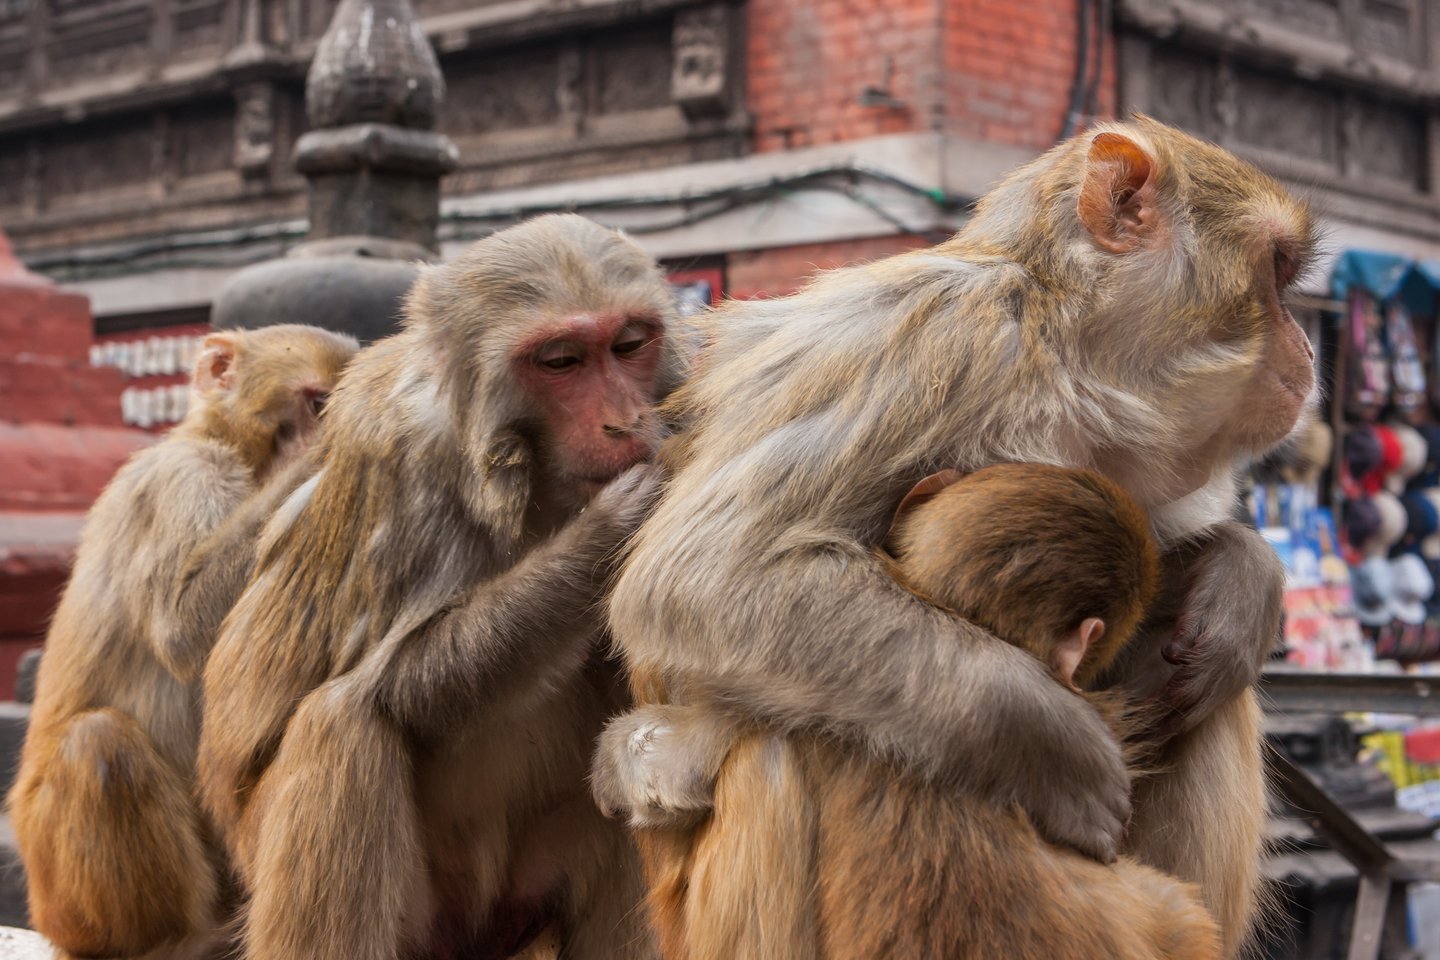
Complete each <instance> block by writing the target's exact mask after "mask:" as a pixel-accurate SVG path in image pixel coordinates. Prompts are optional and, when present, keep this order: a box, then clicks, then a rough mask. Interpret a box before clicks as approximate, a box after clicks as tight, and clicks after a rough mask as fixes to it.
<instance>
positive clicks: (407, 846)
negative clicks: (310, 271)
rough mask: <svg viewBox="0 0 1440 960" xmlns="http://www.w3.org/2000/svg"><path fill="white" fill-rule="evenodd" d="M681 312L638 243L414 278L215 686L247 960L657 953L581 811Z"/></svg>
mask: <svg viewBox="0 0 1440 960" xmlns="http://www.w3.org/2000/svg"><path fill="white" fill-rule="evenodd" d="M673 309H674V304H673V298H672V294H671V292H670V290H669V287H668V286H667V284H666V283H665V280H664V278H663V276H662V275H661V273H660V271H659V269H658V267H657V266H656V265H655V263H654V261H653V260H651V259H650V258H649V257H648V256H647V255H646V254H645V253H644V252H643V251H642V250H641V249H640V248H639V247H638V246H637V245H636V244H635V243H634V242H633V241H631V240H629V239H627V238H626V237H624V236H623V235H621V234H619V233H616V232H615V231H612V230H607V229H604V228H602V227H600V226H598V225H596V224H594V223H591V222H589V221H587V220H584V219H583V218H580V217H575V216H551V217H542V218H538V219H535V220H531V221H528V222H526V223H523V224H521V225H519V226H516V227H513V228H511V229H508V230H505V231H502V232H500V233H497V234H495V235H493V236H491V237H489V238H487V239H485V240H482V241H480V242H478V243H476V244H474V245H473V246H472V247H470V248H469V249H468V250H467V251H466V252H465V253H464V254H462V255H461V256H460V257H459V258H458V259H456V260H454V261H452V262H450V263H448V264H446V265H444V266H439V267H432V268H427V269H426V270H425V272H424V273H423V274H422V275H421V277H420V279H419V280H418V281H417V282H416V285H415V287H414V288H413V289H412V291H411V293H410V296H409V298H408V301H407V304H406V310H405V326H404V329H403V330H402V332H400V333H399V334H397V335H395V336H393V337H391V338H389V339H387V340H384V341H382V342H380V343H378V344H376V345H374V346H373V347H371V348H370V349H369V350H367V351H366V353H365V354H364V355H362V356H361V357H360V358H359V359H358V360H357V361H356V363H355V364H354V365H353V366H352V368H351V369H350V370H349V371H348V372H347V374H346V376H345V378H344V381H343V382H342V384H341V385H340V387H339V389H338V390H337V391H336V392H335V395H334V397H333V398H332V400H331V402H330V405H329V407H328V409H327V413H326V419H327V426H326V431H325V436H324V439H323V442H322V444H321V445H320V447H319V448H318V450H317V452H316V453H317V456H316V465H317V470H316V472H315V474H314V475H313V476H312V477H310V478H309V479H308V480H306V481H305V482H304V483H302V484H301V485H300V486H299V487H297V489H296V490H295V492H294V493H293V494H292V495H291V496H290V497H289V499H287V500H286V501H285V502H284V503H282V504H281V505H280V506H279V508H278V509H277V510H276V512H275V514H274V516H273V517H272V518H271V519H270V521H269V522H268V523H267V524H266V526H265V527H264V530H263V531H262V533H261V536H260V545H259V550H258V560H257V562H256V564H255V569H254V573H253V575H252V578H251V581H250V583H249V585H248V586H247V587H246V588H245V590H244V592H243V593H242V594H241V596H240V598H239V600H238V601H237V602H236V604H235V606H234V608H233V609H232V610H231V611H230V613H229V614H228V616H227V617H226V618H225V621H224V623H223V625H222V627H221V631H220V638H219V640H218V641H217V643H216V647H215V651H214V653H213V655H212V656H211V658H210V661H209V663H208V665H207V667H206V671H205V700H204V706H205V710H204V725H203V733H202V737H201V746H200V764H199V766H200V777H201V794H202V797H203V800H204V802H205V805H206V807H207V808H208V809H209V810H210V811H211V812H212V814H213V815H214V817H215V820H216V822H217V823H218V825H219V827H220V829H221V831H222V833H223V835H224V838H225V842H226V845H227V847H228V849H229V850H230V851H231V853H232V855H233V860H234V862H235V863H236V865H237V868H238V871H239V873H240V876H241V879H242V881H243V882H244V884H245V886H246V887H247V889H248V891H249V894H250V900H249V905H248V910H247V914H246V918H245V924H244V930H243V934H242V937H243V949H244V951H245V955H246V956H247V957H249V958H252V960H282V958H285V960H289V958H293V960H322V958H335V960H365V958H373V960H395V958H396V957H401V956H412V955H417V956H437V957H455V958H460V957H465V958H476V957H484V958H490V957H495V958H500V957H506V956H509V955H511V954H512V953H514V952H516V951H518V950H520V949H522V948H524V947H525V946H526V945H527V943H529V942H530V941H531V940H532V939H533V938H534V936H535V934H536V933H537V932H538V931H539V930H541V929H542V928H549V929H551V930H554V931H556V932H558V935H559V939H560V942H561V949H562V952H563V955H564V956H565V957H567V958H573V960H591V958H597V960H611V958H614V960H620V958H625V960H629V958H638V960H643V958H644V957H647V956H652V955H653V945H652V941H651V939H650V936H649V933H648V930H647V928H646V924H645V919H644V914H643V909H642V906H641V904H642V899H643V896H644V890H643V882H642V879H641V877H640V873H639V868H638V864H637V862H636V858H635V853H634V851H633V849H632V848H631V844H629V842H628V841H627V840H626V837H625V835H624V832H623V830H622V829H620V828H619V827H618V825H616V824H613V823H610V822H608V821H607V820H605V818H604V817H602V816H601V815H600V813H599V811H598V810H596V809H595V806H594V804H593V802H592V801H591V800H590V798H589V796H588V792H587V790H586V786H585V775H586V770H587V766H588V763H589V759H590V756H591V753H592V750H593V745H594V741H595V738H596V737H597V736H598V735H599V733H600V731H601V729H602V726H603V724H604V721H605V719H606V718H607V717H608V716H610V715H612V714H613V713H614V712H615V711H616V710H617V709H623V707H624V706H625V705H626V703H627V697H626V694H625V685H624V682H623V680H621V679H620V677H619V676H618V667H617V666H616V665H615V663H614V662H613V661H609V660H607V659H606V658H605V655H604V647H605V643H604V642H603V640H601V634H602V630H603V623H602V620H603V614H602V610H601V608H600V607H599V602H600V598H601V595H602V591H603V590H604V589H605V587H606V585H607V584H608V582H609V580H610V578H611V571H612V568H613V564H614V559H615V557H616V555H617V553H618V551H619V549H620V547H621V545H622V544H623V543H624V541H625V540H626V539H627V538H628V537H629V536H630V535H631V533H632V532H633V531H634V530H635V528H636V527H637V526H638V524H639V522H640V520H641V518H642V517H643V516H644V515H645V513H646V512H647V511H648V510H649V508H650V506H651V505H652V502H653V499H654V495H655V492H656V490H657V486H658V476H657V473H656V471H655V469H654V468H653V467H651V466H649V465H646V464H645V463H644V461H646V460H647V459H648V458H649V457H650V456H651V454H652V453H653V451H654V448H655V446H656V444H657V443H658V441H659V439H660V438H659V434H660V425H659V421H658V420H657V417H656V414H655V410H654V402H655V400H656V398H657V397H658V396H661V395H663V394H664V393H665V392H666V391H667V390H669V389H670V388H671V387H673V386H674V383H675V381H676V379H677V378H678V376H679V374H680V366H681V363H680V357H679V356H678V353H677V352H676V351H675V349H674V347H673V344H672V342H671V340H670V338H669V337H668V335H667V331H668V328H669V327H670V325H671V324H672V321H673V316H672V315H673Z"/></svg>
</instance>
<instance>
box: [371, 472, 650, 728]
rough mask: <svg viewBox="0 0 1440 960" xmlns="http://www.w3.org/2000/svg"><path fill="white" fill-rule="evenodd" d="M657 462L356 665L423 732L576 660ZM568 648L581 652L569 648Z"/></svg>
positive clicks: (384, 700) (383, 702)
mask: <svg viewBox="0 0 1440 960" xmlns="http://www.w3.org/2000/svg"><path fill="white" fill-rule="evenodd" d="M659 478H660V472H659V469H658V468H656V467H654V466H651V465H648V464H647V465H642V466H640V467H635V468H632V469H631V470H630V471H628V472H627V473H625V474H623V475H622V476H621V477H620V478H619V479H617V480H615V481H613V482H611V483H610V484H609V485H608V486H607V487H606V488H605V489H604V490H602V491H601V492H600V493H599V494H598V495H597V496H596V497H595V499H594V500H592V501H591V503H590V505H589V506H587V507H586V508H585V510H584V512H583V513H581V514H580V515H579V516H578V517H576V518H575V520H573V521H572V522H571V523H570V524H568V525H567V526H566V527H565V528H564V529H563V530H561V531H560V533H558V534H557V535H556V536H555V537H553V538H552V539H551V540H550V541H549V542H547V543H545V544H543V545H541V546H539V547H537V548H536V549H534V550H533V551H531V552H530V553H529V554H528V555H527V556H526V557H525V558H524V559H523V560H521V561H520V562H519V563H517V564H516V565H515V566H513V567H511V568H510V569H509V570H506V571H505V572H503V573H501V574H500V575H498V576H496V577H494V578H493V579H490V580H487V581H485V582H484V583H481V584H478V585H477V586H475V587H474V588H473V589H471V590H470V591H469V592H468V594H466V595H465V596H464V597H463V598H462V599H461V600H460V601H459V602H457V603H456V604H455V605H453V606H451V607H449V608H447V609H444V610H442V611H440V612H439V613H438V614H436V615H435V616H433V617H431V618H430V619H429V620H428V621H427V622H426V623H424V624H423V625H421V626H420V627H419V628H418V629H417V630H415V631H413V632H412V633H411V634H410V635H408V636H407V637H405V638H404V639H403V640H402V641H401V642H400V643H399V644H397V645H395V646H394V647H392V648H386V647H382V648H378V649H377V650H376V655H375V656H373V657H371V658H368V659H367V660H366V662H365V663H363V664H362V666H361V667H360V668H359V669H361V670H363V671H365V672H366V673H367V674H368V676H367V677H366V678H365V680H364V682H366V683H369V684H370V685H371V686H372V688H373V689H374V690H375V691H376V695H377V697H378V701H379V704H380V707H381V709H382V710H383V711H384V712H385V713H386V714H388V715H389V716H390V717H392V718H393V719H394V720H396V721H397V722H399V723H400V724H402V725H403V726H404V727H406V728H407V729H409V730H411V731H413V732H416V733H419V734H421V735H425V734H427V733H430V732H441V731H444V730H446V729H451V728H452V727H453V725H454V724H455V723H456V722H458V720H459V718H460V717H461V716H462V715H473V714H474V713H475V712H477V711H479V710H483V709H484V708H485V707H487V706H489V705H491V704H493V703H494V702H496V701H497V700H499V699H501V698H502V697H511V696H515V695H516V694H517V693H518V692H519V690H520V689H521V688H522V687H524V686H525V685H527V684H531V683H535V682H538V681H540V680H541V679H542V678H546V677H553V676H555V674H556V672H557V671H563V670H565V669H566V665H567V664H570V665H571V666H572V667H573V668H574V669H578V668H579V667H580V666H581V664H582V663H583V662H584V656H583V654H584V652H585V648H583V647H577V646H576V641H577V640H581V641H585V642H588V640H589V638H590V637H591V636H592V635H593V634H594V630H595V629H596V627H597V626H598V621H599V617H598V614H599V610H598V606H597V605H598V604H599V602H600V593H601V591H602V589H603V588H604V585H605V584H606V582H607V581H608V580H609V577H610V572H611V569H612V567H613V564H614V560H615V555H616V553H617V551H618V550H619V548H620V546H621V544H622V543H623V542H624V541H625V539H626V538H627V537H629V536H630V534H632V533H633V532H634V531H635V528H636V527H637V526H639V524H640V521H641V520H642V519H643V518H644V517H645V515H646V513H648V512H649V509H650V506H651V504H652V503H653V502H654V498H655V496H656V494H657V493H658V491H659V482H660V479H659ZM566 651H573V652H574V653H575V654H579V655H577V656H571V657H568V658H567V657H566V656H565V653H566Z"/></svg>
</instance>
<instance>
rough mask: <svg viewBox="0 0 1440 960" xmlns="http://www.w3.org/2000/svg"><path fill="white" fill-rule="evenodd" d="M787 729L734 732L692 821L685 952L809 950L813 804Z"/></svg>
mask: <svg viewBox="0 0 1440 960" xmlns="http://www.w3.org/2000/svg"><path fill="white" fill-rule="evenodd" d="M795 750H796V748H795V746H793V745H792V744H791V743H790V742H789V741H788V740H787V739H786V738H784V737H781V736H778V735H756V736H752V737H747V738H745V739H744V740H742V741H741V742H740V743H739V744H738V745H737V746H736V747H735V748H734V749H733V750H732V751H731V753H730V756H729V757H728V759H727V760H726V761H725V765H724V766H723V767H722V768H721V771H720V777H719V780H718V781H717V782H716V785H715V811H714V813H713V814H712V815H711V818H710V820H708V821H707V822H706V823H705V824H703V825H702V826H701V827H700V829H699V830H698V831H696V839H695V847H694V852H693V859H692V869H691V873H690V888H689V894H688V896H687V898H686V904H685V918H684V930H685V936H686V940H687V946H688V952H687V954H686V956H685V960H816V958H818V957H819V955H820V951H819V935H818V932H817V930H816V929H815V921H816V902H815V866H814V863H815V861H814V855H815V843H816V836H815V831H816V812H815V805H814V800H813V797H812V796H811V795H810V791H809V786H808V784H807V782H806V779H805V776H804V768H803V766H802V764H801V763H800V760H799V758H798V757H797V756H796V754H795Z"/></svg>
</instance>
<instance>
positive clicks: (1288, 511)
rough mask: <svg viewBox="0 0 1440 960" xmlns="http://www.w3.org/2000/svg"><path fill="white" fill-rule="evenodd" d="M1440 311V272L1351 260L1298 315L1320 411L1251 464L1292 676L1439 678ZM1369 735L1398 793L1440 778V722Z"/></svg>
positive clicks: (1367, 729) (1373, 256)
mask: <svg viewBox="0 0 1440 960" xmlns="http://www.w3.org/2000/svg"><path fill="white" fill-rule="evenodd" d="M1437 303H1440V263H1423V262H1419V261H1415V260H1410V259H1407V258H1404V257H1399V256H1395V255H1392V254H1383V253H1373V252H1368V251H1357V250H1352V251H1347V252H1346V253H1344V254H1343V255H1342V256H1341V257H1340V258H1339V259H1338V261H1337V262H1336V266H1335V269H1334V273H1333V275H1332V278H1331V300H1330V301H1329V302H1326V303H1321V304H1311V305H1310V306H1311V307H1312V309H1311V310H1309V311H1308V314H1309V315H1308V316H1304V317H1303V318H1302V324H1303V323H1305V322H1306V321H1307V320H1308V321H1309V323H1310V325H1311V331H1310V332H1311V334H1312V342H1313V343H1315V345H1316V348H1317V355H1318V359H1317V363H1318V364H1319V371H1320V375H1321V376H1320V383H1321V384H1322V385H1323V389H1324V393H1325V400H1324V403H1325V408H1324V409H1322V410H1320V411H1317V413H1318V416H1317V419H1316V420H1315V421H1314V422H1313V423H1312V424H1311V425H1310V426H1309V427H1308V428H1307V429H1306V430H1304V431H1302V432H1301V433H1300V434H1299V435H1298V436H1297V437H1296V438H1295V439H1294V440H1293V441H1292V442H1291V443H1289V444H1287V445H1286V447H1285V448H1283V449H1282V450H1280V451H1277V452H1276V453H1275V454H1273V455H1272V456H1270V457H1267V458H1266V459H1264V460H1262V461H1260V462H1258V463H1256V464H1255V465H1254V467H1253V469H1252V472H1251V480H1252V487H1251V491H1250V496H1249V499H1248V503H1249V507H1250V514H1251V519H1253V520H1254V522H1255V524H1256V526H1257V527H1258V528H1260V530H1261V531H1262V533H1264V535H1265V536H1266V538H1267V539H1268V540H1270V542H1271V543H1272V544H1274V545H1275V547H1276V550H1277V552H1278V553H1279V554H1280V556H1281V558H1282V559H1283V560H1284V561H1285V565H1286V569H1287V571H1288V573H1289V578H1288V588H1287V590H1286V596H1285V613H1286V624H1285V649H1284V659H1285V660H1286V661H1287V663H1289V664H1292V665H1294V666H1297V667H1301V668H1305V669H1315V670H1330V671H1339V672H1347V673H1368V672H1400V671H1405V672H1412V673H1429V672H1435V673H1440V591H1437V589H1436V584H1437V582H1440V372H1437V368H1436V364H1437V363H1440V353H1437V349H1436V337H1437V335H1440V329H1437V325H1436V314H1437ZM1360 731H1361V732H1362V733H1365V734H1367V736H1366V742H1367V743H1368V744H1370V745H1371V747H1372V749H1373V750H1374V752H1375V753H1376V754H1377V756H1378V759H1379V761H1380V763H1381V765H1382V766H1383V767H1384V768H1385V769H1386V771H1387V772H1388V773H1389V774H1390V775H1391V777H1392V779H1393V780H1394V781H1395V785H1396V786H1397V787H1398V788H1402V794H1403V792H1404V790H1403V788H1407V787H1412V786H1415V785H1417V784H1422V783H1426V782H1428V781H1432V780H1435V779H1437V778H1440V747H1437V744H1440V730H1437V728H1436V724H1435V722H1433V721H1428V722H1423V723H1419V722H1414V721H1411V720H1408V719H1403V718H1388V717H1367V718H1364V720H1363V721H1362V723H1361V724H1360ZM1417 799H1418V797H1417ZM1433 805H1434V797H1433V796H1431V797H1430V798H1429V802H1428V803H1427V804H1426V806H1433Z"/></svg>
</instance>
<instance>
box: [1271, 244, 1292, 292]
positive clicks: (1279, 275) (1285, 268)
mask: <svg viewBox="0 0 1440 960" xmlns="http://www.w3.org/2000/svg"><path fill="white" fill-rule="evenodd" d="M1273 266H1274V269H1275V289H1277V290H1284V289H1285V288H1286V287H1288V286H1290V282H1291V281H1292V280H1294V279H1295V278H1294V276H1292V273H1293V271H1294V269H1295V268H1294V265H1293V264H1291V262H1290V257H1289V255H1288V254H1286V252H1285V251H1284V250H1279V249H1277V250H1276V251H1275V259H1274V261H1273Z"/></svg>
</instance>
